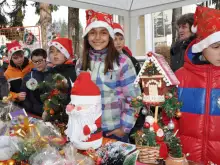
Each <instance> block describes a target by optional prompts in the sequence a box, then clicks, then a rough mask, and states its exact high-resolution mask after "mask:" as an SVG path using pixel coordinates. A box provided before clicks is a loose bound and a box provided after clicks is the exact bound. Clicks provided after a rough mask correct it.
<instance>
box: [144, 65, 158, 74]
mask: <svg viewBox="0 0 220 165" xmlns="http://www.w3.org/2000/svg"><path fill="white" fill-rule="evenodd" d="M144 74H145V75H147V76H153V75H157V74H159V72H158V70H157V67H156V66H155V64H154V63H153V62H149V63H148V64H147V66H146V67H145V72H144Z"/></svg>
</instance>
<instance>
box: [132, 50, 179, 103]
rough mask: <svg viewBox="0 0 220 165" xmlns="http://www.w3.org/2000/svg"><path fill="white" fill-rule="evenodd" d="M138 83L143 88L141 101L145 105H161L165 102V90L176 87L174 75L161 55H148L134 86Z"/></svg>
mask: <svg viewBox="0 0 220 165" xmlns="http://www.w3.org/2000/svg"><path fill="white" fill-rule="evenodd" d="M138 83H140V84H141V85H142V88H143V101H144V102H145V103H154V104H155V103H162V102H164V101H165V96H164V94H165V91H166V90H165V88H166V87H167V86H172V85H178V84H179V81H178V80H177V78H176V76H175V74H174V73H173V71H172V70H171V68H170V66H169V65H168V63H167V62H166V60H165V58H164V57H163V56H162V55H159V54H156V53H152V52H150V53H148V54H147V55H146V61H145V62H144V64H143V66H142V68H141V71H140V72H139V74H138V76H137V78H136V80H135V82H134V84H135V85H137V84H138Z"/></svg>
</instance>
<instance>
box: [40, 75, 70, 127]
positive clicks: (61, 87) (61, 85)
mask: <svg viewBox="0 0 220 165" xmlns="http://www.w3.org/2000/svg"><path fill="white" fill-rule="evenodd" d="M68 87H69V86H68V81H67V80H66V78H65V77H64V76H62V75H60V74H54V75H52V76H51V80H48V81H44V82H42V83H40V84H39V90H40V91H41V93H43V94H42V95H41V96H40V97H41V100H42V102H43V103H44V111H45V112H47V120H48V121H52V122H53V121H58V122H60V123H65V122H67V119H68V117H67V115H66V112H65V108H66V105H67V103H68V102H69V101H70V100H69V96H68V93H67V91H68Z"/></svg>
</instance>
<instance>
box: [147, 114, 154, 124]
mask: <svg viewBox="0 0 220 165" xmlns="http://www.w3.org/2000/svg"><path fill="white" fill-rule="evenodd" d="M145 122H148V123H149V124H150V125H153V123H154V117H153V116H147V117H146V118H145Z"/></svg>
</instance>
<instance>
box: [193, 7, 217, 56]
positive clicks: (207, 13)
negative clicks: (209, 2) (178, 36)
mask: <svg viewBox="0 0 220 165" xmlns="http://www.w3.org/2000/svg"><path fill="white" fill-rule="evenodd" d="M219 18H220V10H215V9H210V8H207V7H202V6H198V7H197V8H196V12H195V14H194V24H193V26H192V29H191V30H192V32H193V33H196V35H197V38H196V44H194V45H193V47H192V52H193V53H198V52H202V51H203V50H204V49H205V48H208V47H209V46H210V45H211V44H214V43H216V42H218V41H220V19H219Z"/></svg>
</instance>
